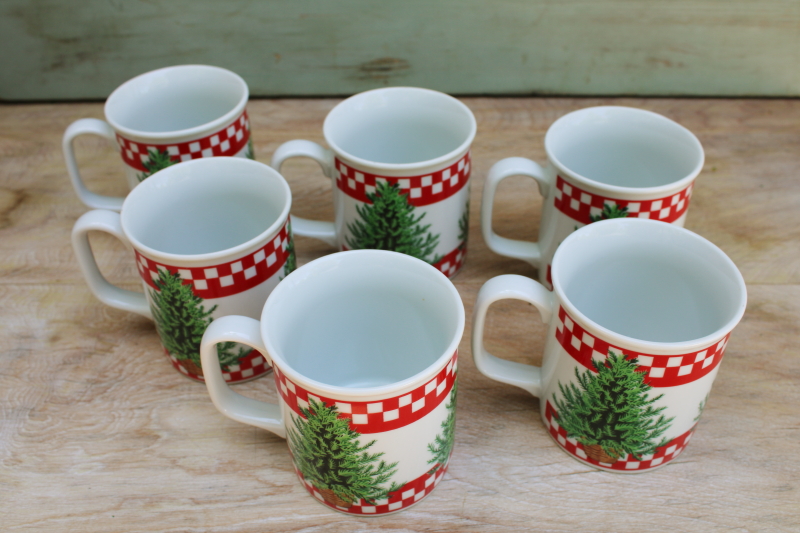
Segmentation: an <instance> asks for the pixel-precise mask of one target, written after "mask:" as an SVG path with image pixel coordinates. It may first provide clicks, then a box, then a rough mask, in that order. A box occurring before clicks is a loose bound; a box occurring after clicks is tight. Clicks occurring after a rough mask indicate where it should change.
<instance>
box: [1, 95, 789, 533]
mask: <svg viewBox="0 0 800 533" xmlns="http://www.w3.org/2000/svg"><path fill="white" fill-rule="evenodd" d="M464 102H465V103H466V104H467V105H468V106H469V107H470V108H471V109H473V111H474V112H475V114H476V117H477V119H478V136H477V138H476V140H475V144H474V146H473V165H474V170H473V175H472V179H473V183H472V219H471V236H470V249H469V256H468V260H467V264H466V267H465V269H464V270H463V271H462V272H461V273H460V274H459V275H458V276H457V277H456V278H455V280H454V282H455V284H456V286H457V288H458V290H459V292H460V293H461V295H462V297H463V299H464V303H465V306H466V309H467V314H468V316H470V314H471V312H472V306H473V303H474V300H475V296H476V293H477V291H478V289H479V288H480V286H481V285H482V284H483V283H484V282H485V281H486V280H487V279H489V278H491V277H493V276H496V275H499V274H505V273H518V274H522V275H526V276H534V275H535V274H536V272H535V271H534V269H532V268H531V267H529V266H528V265H526V264H525V263H522V262H520V261H514V260H510V259H506V258H502V257H499V256H497V255H495V254H493V253H492V252H490V251H489V250H488V249H487V248H486V246H485V244H484V243H483V240H482V238H481V236H480V230H479V227H478V216H477V215H478V212H479V208H480V193H481V189H482V185H483V179H484V176H485V175H486V172H487V171H488V169H489V167H490V166H491V165H492V164H493V163H494V162H496V161H497V160H499V159H500V158H503V157H507V156H512V155H519V156H526V157H531V158H534V159H538V160H541V159H542V158H543V156H544V150H543V146H542V140H543V137H544V133H545V131H546V129H547V127H548V126H549V125H550V124H551V123H552V122H553V121H554V120H555V119H556V118H558V117H559V116H561V115H563V114H564V113H566V112H568V111H571V110H573V109H577V108H581V107H586V106H589V105H596V104H600V103H614V104H622V105H631V106H636V107H642V108H646V109H650V110H653V111H656V112H659V113H662V114H664V115H666V116H668V117H670V118H673V119H675V120H677V121H678V122H680V123H682V124H684V125H685V126H687V127H688V128H689V129H691V130H692V131H694V132H695V133H696V134H697V136H698V137H699V138H700V140H701V142H702V143H703V145H704V147H705V150H706V155H707V159H706V167H705V169H704V171H703V173H702V174H701V175H700V177H699V179H698V181H697V187H696V190H695V195H694V197H693V199H692V205H691V208H690V210H689V216H688V220H687V227H688V228H689V229H691V230H693V231H696V232H698V233H700V234H701V235H703V236H705V237H706V238H708V239H710V240H711V241H713V242H715V243H716V244H718V245H719V246H720V247H721V248H722V249H723V250H724V251H725V252H726V253H727V254H729V255H730V257H731V258H732V259H733V260H734V262H735V263H736V264H737V265H738V266H739V268H740V269H741V271H742V273H743V274H744V276H745V279H746V281H747V284H748V291H749V303H748V309H747V312H746V314H745V316H744V319H743V321H742V323H741V324H740V325H739V327H738V328H737V329H736V330H735V332H734V334H733V336H732V338H731V341H730V344H729V346H728V349H727V350H726V356H725V362H724V364H723V365H722V367H721V369H720V372H719V375H718V377H717V380H716V382H715V384H714V389H713V392H712V395H711V398H710V400H709V403H708V406H707V408H706V411H705V414H704V416H703V418H702V420H701V421H700V427H699V430H698V431H697V433H696V435H695V437H694V438H693V440H692V442H691V444H690V446H689V447H688V448H687V449H686V451H685V452H684V453H683V454H682V455H681V456H679V458H678V459H676V460H675V461H673V462H672V463H671V464H670V465H668V466H666V467H665V468H663V469H660V470H657V471H654V472H650V473H645V474H640V475H633V476H624V475H618V474H611V473H606V472H599V471H595V470H592V469H590V468H587V467H585V466H583V465H581V464H580V463H578V462H576V461H574V460H573V459H571V458H570V457H568V456H567V455H566V454H564V453H562V452H561V451H560V449H559V448H557V447H556V445H555V444H554V443H553V442H552V441H551V440H550V438H549V437H548V435H547V434H546V432H545V430H544V427H543V425H542V423H541V421H540V419H539V415H538V400H537V399H535V398H533V397H531V396H530V395H528V394H527V393H525V392H523V391H522V390H518V389H514V388H512V387H510V386H504V385H502V384H499V383H496V382H493V381H490V380H488V379H486V378H484V377H483V376H482V375H481V374H479V373H478V372H477V370H476V369H475V367H474V365H473V363H472V360H471V355H470V353H471V351H470V347H469V338H470V333H471V332H470V328H469V325H468V327H467V331H465V335H464V339H463V340H462V342H461V347H460V349H461V354H462V358H461V364H460V377H461V386H460V387H459V401H458V422H457V433H456V447H455V452H454V455H453V459H452V463H451V467H450V470H449V472H448V474H447V475H446V476H445V478H444V480H443V482H442V483H441V484H440V485H439V486H438V488H437V489H436V490H435V491H434V492H433V493H432V494H431V495H430V496H429V497H428V498H427V499H425V500H424V501H423V502H421V503H420V504H418V505H417V506H415V507H413V508H411V509H409V510H406V511H403V512H401V513H399V514H396V515H393V516H389V517H384V518H375V519H356V518H351V517H348V516H343V515H340V514H337V513H334V512H332V511H329V510H328V509H327V508H324V507H323V506H321V505H319V504H317V503H316V502H315V501H314V500H313V499H312V498H310V497H309V496H308V495H307V494H306V493H305V491H304V490H303V489H302V487H301V486H300V484H299V483H298V481H297V479H296V477H295V474H294V472H293V470H292V467H291V463H290V459H289V455H288V453H287V450H286V444H285V441H283V440H282V439H280V438H278V437H276V436H274V435H272V434H270V433H268V432H266V431H262V430H258V429H255V428H252V427H249V426H245V425H242V424H238V423H236V422H233V421H231V420H229V419H227V418H225V417H224V416H223V415H221V414H220V413H219V412H217V410H216V409H215V408H214V406H213V405H212V404H211V402H210V400H209V399H208V396H207V393H206V390H205V388H204V387H203V386H202V385H198V384H196V383H193V382H191V381H189V380H187V379H185V378H183V377H182V376H180V375H179V374H178V373H177V372H175V371H174V370H173V369H172V367H171V366H170V365H169V364H168V363H167V361H166V360H165V358H164V356H163V355H162V354H161V351H160V348H159V344H158V340H157V337H156V335H155V331H154V328H153V325H152V323H150V322H149V321H147V320H146V319H143V318H141V317H138V316H135V315H133V314H129V313H123V312H120V311H116V310H113V309H110V308H108V307H106V306H104V305H103V304H101V303H100V302H98V301H97V300H95V299H94V297H93V296H92V295H91V294H90V292H89V290H88V288H87V287H86V286H85V284H84V282H83V279H82V277H81V274H80V272H79V271H78V267H77V263H76V261H75V258H74V256H73V253H72V249H71V245H70V241H69V234H70V230H71V227H72V225H73V224H74V222H75V220H76V219H77V218H78V216H79V215H80V214H82V213H83V212H84V211H85V209H84V208H83V207H82V205H81V204H80V203H79V202H78V200H77V198H76V197H75V195H74V193H73V191H72V189H71V187H70V185H69V182H68V178H67V176H66V171H65V168H64V162H63V159H62V156H61V153H60V139H61V135H62V133H63V130H64V128H66V126H67V125H68V124H69V123H70V122H71V121H72V120H75V119H77V118H80V117H85V116H93V117H100V116H101V115H102V106H101V105H99V104H60V105H6V106H2V107H0V529H2V530H3V531H9V532H17V531H35V532H59V533H64V532H72V531H75V532H82V533H83V532H108V531H124V532H151V531H167V532H184V531H187V532H194V531H212V532H223V531H224V532H230V531H243V532H248V531H254V532H255V531H259V532H261V531H315V532H327V531H373V530H384V529H385V530H393V531H398V532H400V531H475V532H505V531H525V530H536V531H554V532H570V531H613V532H641V531H648V532H665V533H666V532H674V531H699V532H716V531H770V532H772V531H775V532H784V531H785V532H790V531H797V530H798V529H799V528H800V486H798V479H800V461H799V460H798V457H800V409H798V405H800V387H798V385H797V384H798V383H800V355H799V354H798V350H797V346H798V345H800V328H798V324H800V320H799V319H800V234H799V232H800V181H799V178H798V171H800V150H798V146H800V126H798V125H800V101H797V100H680V99H653V100H650V99H598V98H592V99H568V98H544V99H538V98H508V99H494V98H467V99H464ZM335 103H336V100H331V99H325V100H258V101H253V102H251V104H250V105H249V108H248V109H249V113H250V116H251V121H252V124H253V128H254V133H253V134H254V139H255V148H256V154H257V157H258V159H259V160H261V161H264V162H267V161H269V159H270V157H271V155H272V152H273V151H274V150H275V149H276V148H277V146H279V144H280V143H281V142H283V141H286V140H289V139H293V138H307V139H311V140H316V141H319V142H322V138H321V127H322V121H323V119H324V116H325V113H326V112H327V111H328V110H329V109H331V108H332V107H333V106H334V105H335ZM78 153H79V160H80V162H81V164H82V165H84V167H85V168H86V171H85V173H86V175H87V178H88V181H89V182H90V186H91V187H93V188H94V189H95V190H98V191H104V192H106V193H110V194H112V193H113V194H124V193H125V185H124V179H123V177H122V172H121V168H120V164H121V163H120V162H119V160H118V159H117V155H116V154H115V153H114V152H113V151H112V150H111V149H110V148H109V147H107V146H106V145H105V143H104V142H101V141H99V140H97V139H90V138H82V139H80V140H79V141H78ZM285 173H286V175H287V178H288V179H289V182H290V184H291V186H292V190H293V195H294V199H295V200H294V201H295V205H294V208H293V212H294V213H295V214H297V215H299V216H304V217H311V218H321V219H330V218H331V217H332V208H331V205H330V183H328V182H326V180H325V179H323V177H322V175H321V173H320V171H319V170H318V168H317V167H316V165H315V164H313V163H309V162H302V161H292V162H291V163H290V165H288V166H287V168H286V172H285ZM497 202H498V208H497V209H496V210H495V213H496V219H495V223H496V226H497V228H498V232H499V233H501V234H503V235H507V236H511V237H517V238H529V239H532V238H534V237H535V235H536V231H537V229H538V217H539V214H540V211H541V202H540V200H539V198H538V193H537V192H536V189H535V186H534V184H533V183H532V182H531V181H530V180H525V179H523V178H512V179H510V180H507V181H506V182H504V183H503V185H502V186H501V187H500V190H499V191H498V198H497ZM92 243H93V246H94V247H95V249H96V250H97V252H98V256H99V261H100V263H101V265H102V268H103V270H104V272H106V274H107V275H108V276H109V279H111V280H112V281H114V282H115V283H118V284H120V285H122V286H125V287H127V288H131V289H135V288H137V287H139V282H138V280H137V279H136V277H135V271H134V268H133V260H132V257H131V255H130V253H129V252H128V251H127V250H125V249H124V248H123V247H122V245H120V244H119V243H118V242H116V241H114V240H113V239H112V238H110V237H105V236H102V235H97V236H93V238H92ZM296 248H297V251H298V262H299V263H300V264H304V263H306V262H308V261H310V260H312V259H314V258H316V257H319V256H321V255H324V254H326V253H329V252H330V251H331V250H330V249H329V248H327V247H326V246H325V245H324V244H321V243H318V242H315V241H311V240H309V239H300V238H298V239H297V244H296ZM543 333H544V328H543V326H542V325H541V324H540V322H539V318H538V315H536V313H535V311H534V310H532V309H531V308H530V306H528V305H525V304H521V303H520V302H511V301H508V302H501V303H498V304H496V305H495V306H493V307H492V309H491V310H490V313H489V317H488V334H487V340H486V342H487V348H488V349H489V350H490V351H493V352H494V353H496V354H498V355H500V356H502V357H505V358H508V359H512V360H516V361H524V362H529V363H536V362H538V361H540V360H541V350H542V346H543V339H542V335H543ZM237 390H238V391H241V392H242V393H243V394H247V395H251V396H253V397H257V398H263V399H270V398H274V397H275V389H274V383H273V382H272V380H271V379H269V378H267V379H260V380H256V381H254V382H251V383H247V384H243V385H239V386H237Z"/></svg>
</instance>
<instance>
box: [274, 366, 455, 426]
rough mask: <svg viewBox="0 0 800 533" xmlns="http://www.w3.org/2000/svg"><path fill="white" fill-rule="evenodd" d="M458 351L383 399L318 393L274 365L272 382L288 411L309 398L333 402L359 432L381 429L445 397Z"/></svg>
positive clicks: (404, 423) (452, 380) (411, 419)
mask: <svg viewBox="0 0 800 533" xmlns="http://www.w3.org/2000/svg"><path fill="white" fill-rule="evenodd" d="M457 359H458V352H456V353H454V354H453V357H452V359H450V361H449V362H448V363H447V365H446V366H445V367H444V368H443V369H442V370H441V372H439V373H438V374H437V375H436V377H434V378H433V379H431V380H430V381H428V382H427V383H425V384H424V385H422V386H420V387H418V388H417V389H415V390H413V391H411V392H408V393H406V394H402V395H400V396H395V397H394V398H386V399H384V400H379V401H374V402H345V401H341V400H336V399H334V398H325V397H318V396H315V395H314V394H311V393H310V392H308V391H307V390H305V389H303V388H301V387H300V386H299V385H297V384H295V383H293V382H292V381H291V380H289V378H287V377H286V376H285V375H284V374H283V372H281V371H280V369H279V368H278V367H275V372H274V374H275V384H276V385H277V388H278V392H279V393H280V395H281V397H282V398H283V400H284V401H285V402H286V405H288V406H289V407H290V408H291V409H292V411H294V412H295V413H297V414H298V415H300V416H303V413H302V412H301V411H300V408H303V409H308V401H309V398H311V399H313V400H315V401H318V402H324V403H325V405H329V406H332V405H335V406H336V407H337V408H338V411H339V418H349V419H350V428H351V429H353V430H355V431H358V432H359V433H381V432H383V431H391V430H393V429H397V428H401V427H403V426H407V425H408V424H411V423H412V422H416V421H417V420H419V419H421V418H422V417H424V416H425V415H427V414H428V413H430V412H431V411H433V410H434V409H435V408H436V406H438V405H439V404H440V403H442V401H443V400H444V399H445V398H447V394H448V393H449V392H450V389H452V388H453V383H455V381H456V370H457Z"/></svg>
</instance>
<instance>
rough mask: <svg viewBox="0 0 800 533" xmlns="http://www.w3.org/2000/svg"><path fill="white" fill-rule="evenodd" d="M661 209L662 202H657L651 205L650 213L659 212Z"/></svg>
mask: <svg viewBox="0 0 800 533" xmlns="http://www.w3.org/2000/svg"><path fill="white" fill-rule="evenodd" d="M659 209H661V200H656V201H655V202H653V203H652V204H650V211H658V210H659Z"/></svg>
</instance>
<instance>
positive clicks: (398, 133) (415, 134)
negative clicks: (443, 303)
mask: <svg viewBox="0 0 800 533" xmlns="http://www.w3.org/2000/svg"><path fill="white" fill-rule="evenodd" d="M476 128H477V126H476V122H475V117H474V116H473V114H472V112H471V111H470V110H469V108H468V107H467V106H465V105H464V104H463V103H461V102H460V101H458V100H456V99H455V98H453V97H452V96H449V95H447V94H444V93H440V92H437V91H432V90H429V89H421V88H417V87H390V88H384V89H374V90H371V91H366V92H363V93H359V94H357V95H355V96H352V97H350V98H348V99H346V100H344V101H343V102H340V103H339V104H338V105H337V106H336V107H334V108H333V109H332V110H331V112H330V113H328V116H327V117H326V118H325V124H324V126H323V134H324V135H325V141H326V142H327V143H328V146H330V149H326V148H323V147H322V146H320V145H318V144H317V143H314V142H311V141H304V140H294V141H289V142H286V143H284V144H282V145H281V146H280V147H279V148H278V149H277V150H276V151H275V154H274V155H273V157H272V163H271V164H272V167H273V168H274V169H276V170H278V171H280V169H281V167H282V166H283V164H284V162H285V161H286V160H288V159H290V158H293V157H308V158H311V159H313V160H315V161H316V162H317V163H319V164H320V166H321V167H322V172H323V174H325V176H327V177H329V178H331V179H332V180H333V182H334V183H333V202H334V211H335V222H333V223H331V222H323V221H310V220H309V221H303V228H307V232H308V233H309V234H311V233H312V227H313V234H314V235H315V236H317V237H318V238H320V239H322V240H324V241H325V242H327V243H329V244H330V245H332V246H335V247H337V248H339V249H340V250H360V249H380V250H391V251H396V252H401V253H405V254H408V255H411V256H413V257H416V258H418V259H421V260H423V261H426V262H428V263H430V264H432V265H433V266H435V267H436V268H437V269H438V270H440V271H441V272H444V273H445V275H447V276H448V277H452V276H454V275H455V274H456V273H457V272H458V271H459V270H460V268H461V267H462V265H463V263H464V260H465V258H466V253H467V234H468V230H469V177H470V172H471V168H472V165H471V159H470V151H469V150H470V145H471V144H472V140H473V139H474V138H475V131H476ZM296 225H297V226H296V227H297V228H298V229H300V227H301V225H300V221H299V220H298V221H296Z"/></svg>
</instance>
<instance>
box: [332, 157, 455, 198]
mask: <svg viewBox="0 0 800 533" xmlns="http://www.w3.org/2000/svg"><path fill="white" fill-rule="evenodd" d="M334 164H335V168H334V172H333V173H334V176H336V185H337V186H338V187H339V189H340V190H341V191H342V192H344V193H345V194H347V195H348V196H350V197H351V198H355V199H356V200H358V201H360V202H366V203H372V202H370V200H369V199H368V198H367V194H371V193H374V192H375V185H376V183H377V182H378V181H379V180H381V181H387V182H389V183H397V184H399V186H400V192H401V194H407V195H408V196H407V197H406V198H407V200H408V203H409V204H410V205H413V206H414V207H420V206H423V205H430V204H435V203H436V202H441V201H442V200H444V199H445V198H450V197H451V196H453V195H454V194H455V193H457V192H458V191H460V190H461V188H462V187H464V185H466V184H467V181H468V180H469V173H470V156H469V152H467V153H466V154H465V155H464V157H462V158H461V159H459V160H458V161H456V162H455V163H453V164H452V165H450V166H449V167H447V168H443V169H441V170H437V171H436V172H432V173H430V174H425V175H424V176H408V177H386V176H377V175H375V174H369V173H367V172H362V171H360V170H358V169H357V168H353V167H350V166H348V165H346V164H345V163H343V162H342V161H341V160H340V159H338V158H337V159H336V160H335V161H334Z"/></svg>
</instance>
